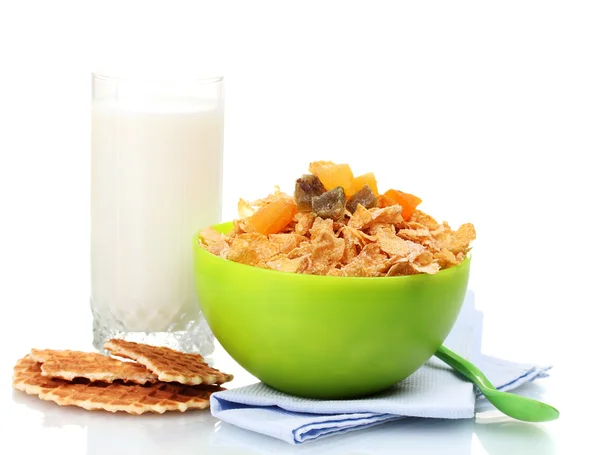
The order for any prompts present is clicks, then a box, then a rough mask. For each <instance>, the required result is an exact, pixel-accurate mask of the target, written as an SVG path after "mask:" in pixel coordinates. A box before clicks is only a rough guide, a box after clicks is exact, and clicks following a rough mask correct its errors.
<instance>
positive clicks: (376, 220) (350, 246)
mask: <svg viewBox="0 0 600 455" xmlns="http://www.w3.org/2000/svg"><path fill="white" fill-rule="evenodd" d="M309 171H310V172H311V174H304V175H302V176H301V177H300V178H299V179H298V180H297V181H296V187H295V192H294V196H293V197H292V196H289V195H288V194H286V193H284V192H282V191H280V189H279V188H278V187H276V188H275V191H274V192H273V193H272V194H270V195H268V196H267V197H266V198H264V199H259V200H257V201H252V202H247V201H245V200H243V199H240V201H239V203H238V213H239V219H237V220H234V222H233V229H232V230H231V232H229V233H228V234H221V233H219V232H217V231H215V230H214V229H210V228H209V229H206V230H204V231H202V232H201V233H200V244H201V246H202V247H203V248H205V249H206V250H207V251H209V252H210V253H212V254H214V255H216V256H219V257H221V258H223V259H227V260H230V261H235V262H239V263H242V264H247V265H250V266H254V267H261V268H266V269H271V270H277V271H280V272H287V273H304V274H314V275H329V276H342V277H352V276H354V277H392V276H399V275H416V274H435V273H437V272H439V271H440V270H443V269H447V268H449V267H453V266H456V265H458V264H460V263H461V262H462V261H463V260H464V259H465V257H466V254H467V253H468V252H469V251H470V250H471V243H472V242H473V241H474V240H475V238H476V232H475V227H474V226H473V225H472V224H471V223H465V224H463V225H461V226H460V227H459V228H458V229H457V230H452V229H451V228H450V226H449V225H448V223H447V222H445V221H443V222H441V223H438V222H437V221H436V220H435V219H434V218H433V217H431V216H430V215H428V214H426V213H425V212H423V211H422V210H420V209H416V206H417V205H419V204H420V203H421V200H420V199H419V198H418V197H417V196H413V195H412V194H410V193H404V192H401V191H398V190H388V191H386V193H385V194H384V195H381V196H377V194H378V193H377V188H371V187H370V185H369V182H370V183H371V185H374V186H375V185H376V183H375V182H376V180H375V177H374V175H373V174H372V173H368V174H365V175H364V176H361V177H357V178H356V179H354V177H353V174H352V170H351V169H350V167H349V166H348V165H347V164H343V165H337V164H334V163H332V162H328V161H319V162H314V163H311V165H310V167H309ZM363 177H364V178H363ZM366 177H368V178H366ZM322 179H325V180H323V181H322ZM350 179H354V181H355V183H354V186H353V188H354V191H355V192H354V193H353V194H352V195H351V196H350V197H349V198H347V197H346V195H347V193H346V191H345V189H346V187H348V185H349V184H348V181H350ZM363 182H367V183H363ZM359 184H361V185H362V186H360V185H359ZM336 185H337V186H336ZM327 188H330V189H329V191H326V189H327ZM402 204H404V205H406V207H403V206H402Z"/></svg>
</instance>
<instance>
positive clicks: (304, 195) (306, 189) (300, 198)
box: [294, 174, 327, 212]
mask: <svg viewBox="0 0 600 455" xmlns="http://www.w3.org/2000/svg"><path fill="white" fill-rule="evenodd" d="M326 191H327V190H326V189H325V187H324V186H323V183H322V182H321V180H319V177H317V176H316V175H312V174H305V175H303V176H302V177H300V178H299V179H298V180H296V189H295V191H294V198H295V199H296V204H297V205H298V210H299V211H300V212H311V211H312V198H313V197H314V196H320V195H322V194H323V193H325V192H326Z"/></svg>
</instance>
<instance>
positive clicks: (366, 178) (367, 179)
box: [350, 172, 379, 196]
mask: <svg viewBox="0 0 600 455" xmlns="http://www.w3.org/2000/svg"><path fill="white" fill-rule="evenodd" d="M365 185H369V188H371V191H372V192H373V194H374V195H375V196H379V190H378V189H377V179H376V178H375V174H373V173H372V172H368V173H367V174H363V175H359V176H358V177H354V181H353V182H352V193H350V195H352V194H354V193H356V192H357V191H359V190H360V189H361V188H362V187H363V186H365Z"/></svg>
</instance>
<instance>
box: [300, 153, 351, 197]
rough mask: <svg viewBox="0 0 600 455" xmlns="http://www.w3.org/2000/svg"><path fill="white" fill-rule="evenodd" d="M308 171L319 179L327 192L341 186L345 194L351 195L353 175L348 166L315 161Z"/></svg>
mask: <svg viewBox="0 0 600 455" xmlns="http://www.w3.org/2000/svg"><path fill="white" fill-rule="evenodd" d="M308 170H309V171H310V172H311V173H312V174H314V175H316V176H317V177H319V180H321V182H322V183H323V185H324V186H325V189H326V190H327V191H329V190H332V189H334V188H335V187H338V186H341V187H342V188H343V189H344V192H345V193H348V194H351V193H352V184H353V182H354V174H353V173H352V169H351V168H350V165H348V164H335V163H332V162H331V161H315V162H313V163H310V166H309V167H308Z"/></svg>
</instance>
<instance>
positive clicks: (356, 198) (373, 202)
mask: <svg viewBox="0 0 600 455" xmlns="http://www.w3.org/2000/svg"><path fill="white" fill-rule="evenodd" d="M359 204H360V205H362V206H363V207H364V208H366V209H370V208H373V207H377V197H376V196H375V194H373V191H371V188H370V187H369V185H364V186H363V187H362V188H361V189H360V190H358V191H357V192H356V193H354V194H353V195H352V197H351V198H350V199H349V200H348V202H347V203H346V208H347V209H348V211H349V212H350V213H354V212H356V208H357V207H358V205H359Z"/></svg>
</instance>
